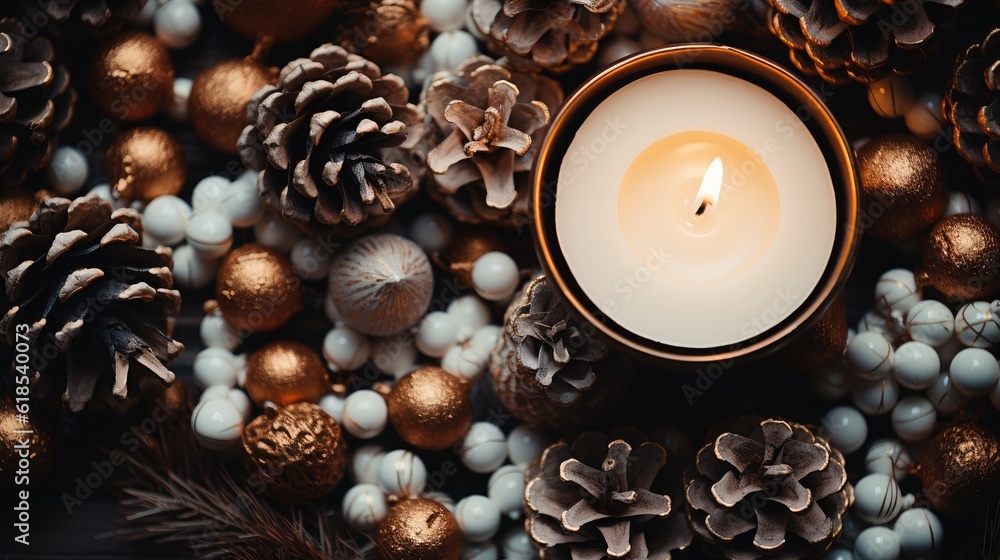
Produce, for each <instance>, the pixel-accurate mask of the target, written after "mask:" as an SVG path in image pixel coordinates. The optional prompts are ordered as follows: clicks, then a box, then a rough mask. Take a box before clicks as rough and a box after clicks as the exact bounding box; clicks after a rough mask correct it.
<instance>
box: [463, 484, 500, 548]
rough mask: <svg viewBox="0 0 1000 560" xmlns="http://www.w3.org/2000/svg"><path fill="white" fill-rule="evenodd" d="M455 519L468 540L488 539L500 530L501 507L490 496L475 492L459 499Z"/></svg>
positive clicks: (478, 541) (480, 540)
mask: <svg viewBox="0 0 1000 560" xmlns="http://www.w3.org/2000/svg"><path fill="white" fill-rule="evenodd" d="M455 520H456V521H458V528H459V530H461V531H462V538H464V539H465V540H466V541H468V542H473V543H480V542H484V541H488V540H490V539H492V538H493V536H494V535H496V534H497V531H498V530H500V509H499V508H498V507H497V505H496V504H494V503H493V502H492V501H490V499H489V498H487V497H486V496H482V495H477V494H474V495H472V496H466V497H465V498H462V499H461V500H459V501H458V504H456V506H455Z"/></svg>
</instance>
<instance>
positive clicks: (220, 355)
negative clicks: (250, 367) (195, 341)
mask: <svg viewBox="0 0 1000 560" xmlns="http://www.w3.org/2000/svg"><path fill="white" fill-rule="evenodd" d="M241 366H242V363H241V360H240V359H239V358H238V357H236V356H234V355H233V354H232V352H230V351H229V350H226V349H225V348H219V347H210V348H205V349H204V350H202V351H201V352H198V354H197V355H196V356H195V357H194V365H193V366H192V369H193V372H194V382H195V384H196V385H198V387H201V388H204V387H210V386H212V385H225V386H227V387H235V386H236V378H237V376H238V374H239V370H240V368H241Z"/></svg>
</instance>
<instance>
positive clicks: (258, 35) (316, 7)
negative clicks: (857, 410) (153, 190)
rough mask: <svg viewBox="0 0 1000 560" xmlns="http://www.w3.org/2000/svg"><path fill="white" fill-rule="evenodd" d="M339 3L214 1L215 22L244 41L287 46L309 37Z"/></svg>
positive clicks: (316, 0)
mask: <svg viewBox="0 0 1000 560" xmlns="http://www.w3.org/2000/svg"><path fill="white" fill-rule="evenodd" d="M342 4H343V2H342V1H341V0H286V1H283V2H281V3H279V4H275V3H274V2H272V1H271V0H241V1H240V2H215V3H213V4H212V7H213V8H215V12H216V13H217V14H219V19H221V20H222V22H223V23H225V24H226V25H228V26H229V27H230V28H231V29H233V30H234V31H236V32H237V33H239V34H240V35H243V36H244V37H246V38H247V39H251V40H261V39H266V40H270V41H274V42H277V43H289V42H292V41H295V40H298V39H301V38H303V37H305V36H306V35H309V34H310V33H312V32H313V31H316V30H317V29H319V28H320V26H322V25H323V23H324V22H325V21H326V19H327V18H329V17H330V15H331V14H333V12H334V10H336V9H337V8H338V7H341V6H342Z"/></svg>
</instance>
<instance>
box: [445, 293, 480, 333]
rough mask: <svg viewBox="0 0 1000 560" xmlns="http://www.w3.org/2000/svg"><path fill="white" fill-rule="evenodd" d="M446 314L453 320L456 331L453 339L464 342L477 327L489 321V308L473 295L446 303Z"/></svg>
mask: <svg viewBox="0 0 1000 560" xmlns="http://www.w3.org/2000/svg"><path fill="white" fill-rule="evenodd" d="M446 313H448V315H449V316H450V317H451V318H452V319H453V320H454V321H455V324H456V325H457V326H458V331H457V333H456V335H455V340H456V341H458V342H465V341H466V340H469V339H470V338H472V335H473V334H474V333H475V332H476V330H477V329H479V328H480V327H483V326H485V325H487V324H489V322H490V308H489V307H486V304H485V303H484V302H483V300H481V299H479V298H478V297H476V296H474V295H471V294H469V295H465V296H462V297H460V298H458V299H456V300H455V301H453V302H451V303H450V304H448V310H447V311H446Z"/></svg>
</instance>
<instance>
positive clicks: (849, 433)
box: [820, 406, 868, 454]
mask: <svg viewBox="0 0 1000 560" xmlns="http://www.w3.org/2000/svg"><path fill="white" fill-rule="evenodd" d="M820 424H821V425H822V426H823V428H824V430H825V431H826V433H827V437H828V438H829V440H830V443H831V444H832V445H833V446H834V447H836V448H837V449H839V450H840V451H842V452H843V453H845V454H850V453H854V452H855V451H857V450H858V449H861V446H862V445H864V444H865V440H866V439H868V422H867V421H866V420H865V417H864V416H863V415H862V414H861V413H860V412H858V411H857V410H856V409H854V408H851V407H849V406H838V407H836V408H834V409H832V410H830V411H829V412H827V413H826V415H825V416H823V419H822V420H820Z"/></svg>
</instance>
